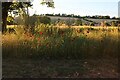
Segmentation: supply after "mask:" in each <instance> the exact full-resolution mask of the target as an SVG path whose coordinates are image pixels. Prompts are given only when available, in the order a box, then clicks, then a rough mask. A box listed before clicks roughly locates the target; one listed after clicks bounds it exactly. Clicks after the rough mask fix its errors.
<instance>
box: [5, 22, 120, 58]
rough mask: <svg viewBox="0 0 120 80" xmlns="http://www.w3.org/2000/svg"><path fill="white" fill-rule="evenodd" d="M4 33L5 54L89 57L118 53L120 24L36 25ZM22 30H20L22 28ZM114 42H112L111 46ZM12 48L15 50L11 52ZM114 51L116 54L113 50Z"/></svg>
mask: <svg viewBox="0 0 120 80" xmlns="http://www.w3.org/2000/svg"><path fill="white" fill-rule="evenodd" d="M16 30H17V31H18V32H17V34H6V35H3V53H4V54H3V57H4V58H7V57H13V58H39V59H87V58H103V57H105V58H113V57H117V50H118V48H117V45H118V31H117V30H118V29H117V28H114V27H113V28H108V29H107V28H106V29H105V28H91V27H86V28H81V27H80V28H77V29H74V28H63V29H62V28H59V27H55V26H53V25H44V24H41V25H36V27H35V33H34V34H31V33H29V32H24V29H20V27H19V29H16ZM19 30H20V31H19ZM111 45H112V46H111ZM10 52H12V53H11V54H10ZM113 53H114V54H113Z"/></svg>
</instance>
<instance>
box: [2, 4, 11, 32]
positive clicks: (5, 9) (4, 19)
mask: <svg viewBox="0 0 120 80" xmlns="http://www.w3.org/2000/svg"><path fill="white" fill-rule="evenodd" d="M11 4H12V3H11V2H3V3H2V22H3V23H2V32H6V31H7V16H8V10H9V7H10V5H11Z"/></svg>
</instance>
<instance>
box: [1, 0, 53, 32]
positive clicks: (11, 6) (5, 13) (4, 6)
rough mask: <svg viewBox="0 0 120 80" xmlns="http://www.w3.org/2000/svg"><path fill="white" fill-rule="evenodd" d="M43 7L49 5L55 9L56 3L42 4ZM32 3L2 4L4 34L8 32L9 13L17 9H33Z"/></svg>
mask: <svg viewBox="0 0 120 80" xmlns="http://www.w3.org/2000/svg"><path fill="white" fill-rule="evenodd" d="M41 4H43V5H45V4H46V5H47V7H54V2H45V1H44V0H43V2H42V3H41ZM31 6H32V4H31V2H2V32H4V31H6V30H7V28H6V25H7V16H8V12H9V11H12V10H16V9H23V8H26V7H31Z"/></svg>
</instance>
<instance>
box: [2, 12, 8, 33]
mask: <svg viewBox="0 0 120 80" xmlns="http://www.w3.org/2000/svg"><path fill="white" fill-rule="evenodd" d="M7 15H8V11H7V10H3V11H2V21H3V23H2V32H5V31H6V30H7V28H6V26H7Z"/></svg>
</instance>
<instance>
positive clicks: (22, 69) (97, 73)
mask: <svg viewBox="0 0 120 80" xmlns="http://www.w3.org/2000/svg"><path fill="white" fill-rule="evenodd" d="M117 68H118V64H117V59H116V60H106V59H104V60H29V59H3V78H43V77H52V78H56V77H57V78H59V77H60V78H61V77H62V78H65V77H66V78H71V77H74V78H117V76H118V72H117Z"/></svg>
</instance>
